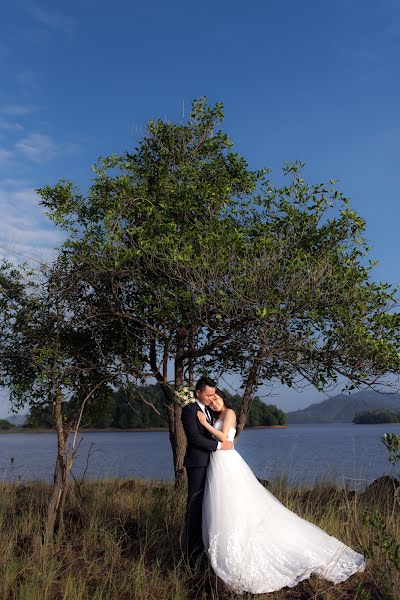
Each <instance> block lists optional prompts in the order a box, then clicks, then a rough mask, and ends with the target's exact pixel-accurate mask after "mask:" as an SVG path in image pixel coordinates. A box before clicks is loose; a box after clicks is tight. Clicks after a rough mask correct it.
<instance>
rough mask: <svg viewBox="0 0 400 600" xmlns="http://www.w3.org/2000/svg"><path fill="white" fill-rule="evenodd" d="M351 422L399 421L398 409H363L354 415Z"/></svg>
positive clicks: (399, 413) (399, 412)
mask: <svg viewBox="0 0 400 600" xmlns="http://www.w3.org/2000/svg"><path fill="white" fill-rule="evenodd" d="M353 423H358V424H371V423H400V411H396V410H391V409H390V408H375V409H373V410H364V411H362V412H358V413H357V414H356V415H354V418H353Z"/></svg>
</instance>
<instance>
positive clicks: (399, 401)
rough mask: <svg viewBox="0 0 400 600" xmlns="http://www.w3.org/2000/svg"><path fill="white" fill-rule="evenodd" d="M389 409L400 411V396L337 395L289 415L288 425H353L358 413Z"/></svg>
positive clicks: (374, 393) (366, 393) (363, 393)
mask: <svg viewBox="0 0 400 600" xmlns="http://www.w3.org/2000/svg"><path fill="white" fill-rule="evenodd" d="M376 408H388V409H398V410H400V394H382V393H379V392H375V391H373V390H361V391H359V392H356V393H354V394H337V395H336V396H331V397H329V398H326V399H325V400H322V402H319V403H317V404H311V405H310V406H307V408H303V409H300V410H295V411H291V412H288V413H287V417H288V423H289V425H290V424H295V423H299V424H300V423H351V422H352V421H353V417H354V416H355V414H356V413H358V412H361V411H365V410H373V409H376Z"/></svg>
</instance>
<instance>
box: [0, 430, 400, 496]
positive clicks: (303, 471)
mask: <svg viewBox="0 0 400 600" xmlns="http://www.w3.org/2000/svg"><path fill="white" fill-rule="evenodd" d="M386 432H393V433H395V434H396V435H398V436H400V424H399V423H395V424H393V423H392V424H387V425H354V424H350V423H349V424H347V423H346V424H341V423H337V424H329V425H290V426H289V427H288V428H287V429H247V430H245V431H243V433H242V434H241V436H240V438H239V440H238V442H237V445H236V449H237V450H238V452H240V454H241V455H242V456H243V458H244V459H245V460H246V462H247V463H248V464H249V465H250V467H251V468H252V469H253V471H254V473H255V474H256V475H257V477H260V478H263V479H268V480H274V479H277V478H280V477H281V476H286V477H287V478H288V481H289V483H290V484H292V485H297V484H306V485H310V486H312V485H314V483H315V482H316V481H318V480H319V479H321V478H329V479H330V480H333V481H335V482H336V483H339V484H343V483H346V484H347V485H348V486H349V487H350V488H352V489H362V488H363V487H365V485H367V484H368V483H370V482H371V481H372V480H373V479H375V478H377V477H379V476H381V475H383V474H385V473H387V472H388V470H389V466H390V465H389V462H388V460H387V452H386V449H385V447H384V445H383V444H382V442H381V441H380V437H381V436H382V435H383V434H384V433H386ZM90 447H91V448H92V450H91V451H92V455H91V456H90V458H89V467H88V471H87V475H86V477H87V478H88V479H102V478H114V477H118V478H143V479H151V480H153V479H162V480H172V479H173V469H172V453H171V449H170V445H169V439H168V433H166V432H101V431H99V432H90V433H85V434H84V437H83V441H82V443H81V445H80V448H79V456H78V458H77V460H76V462H75V465H74V468H73V473H74V474H75V476H76V477H78V478H79V477H80V476H81V475H82V473H83V470H84V468H85V465H86V462H87V455H88V451H89V449H90ZM55 455H56V436H55V434H54V433H15V434H13V433H10V434H3V435H0V480H2V481H17V480H22V481H28V480H34V479H35V480H37V479H39V480H46V481H51V480H52V474H53V467H54V460H55Z"/></svg>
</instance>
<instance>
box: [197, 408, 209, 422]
mask: <svg viewBox="0 0 400 600" xmlns="http://www.w3.org/2000/svg"><path fill="white" fill-rule="evenodd" d="M197 418H198V420H199V421H200V423H201V424H202V425H205V424H206V423H207V418H206V415H205V414H204V413H203V411H202V410H198V411H197Z"/></svg>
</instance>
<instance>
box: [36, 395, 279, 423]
mask: <svg viewBox="0 0 400 600" xmlns="http://www.w3.org/2000/svg"><path fill="white" fill-rule="evenodd" d="M138 391H139V393H140V396H142V398H144V399H145V400H146V402H143V400H142V398H141V397H140V396H139V395H138V394H137V393H135V391H134V390H133V389H132V390H131V391H130V392H129V390H126V389H124V388H119V389H118V390H115V391H114V392H113V393H111V394H110V396H109V397H107V398H105V399H103V400H102V403H101V406H93V407H89V409H88V410H87V411H86V412H85V415H84V421H83V422H84V424H85V426H86V427H95V428H96V429H105V428H107V427H117V428H119V429H131V428H132V429H135V428H140V429H142V428H143V429H149V428H159V427H168V422H167V407H166V405H165V400H164V397H163V394H162V392H161V390H160V388H159V386H157V385H147V386H142V387H140V388H138ZM225 394H226V396H227V398H228V400H229V402H230V404H231V405H232V408H233V409H234V410H235V412H236V414H237V415H238V414H239V410H240V405H241V397H240V396H239V395H238V394H236V395H232V394H229V393H228V392H227V391H225ZM150 404H152V405H153V406H154V407H155V409H156V410H157V411H158V413H157V412H155V411H154V409H153V408H152V407H151V405H150ZM64 412H65V417H66V418H68V417H70V416H72V415H73V414H74V413H73V406H72V405H67V404H66V406H65V407H64ZM286 424H287V419H286V414H285V413H284V412H282V411H281V410H280V409H279V408H277V407H276V406H275V405H274V404H265V403H264V402H262V401H261V400H260V398H258V397H255V398H254V400H253V402H252V405H251V408H250V411H249V416H248V419H247V423H246V426H248V427H254V426H271V425H286ZM25 427H28V428H32V429H37V428H52V427H54V419H53V414H52V408H51V406H50V405H47V406H44V407H41V406H34V407H32V408H31V410H30V413H29V415H28V418H27V421H26V424H25Z"/></svg>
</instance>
